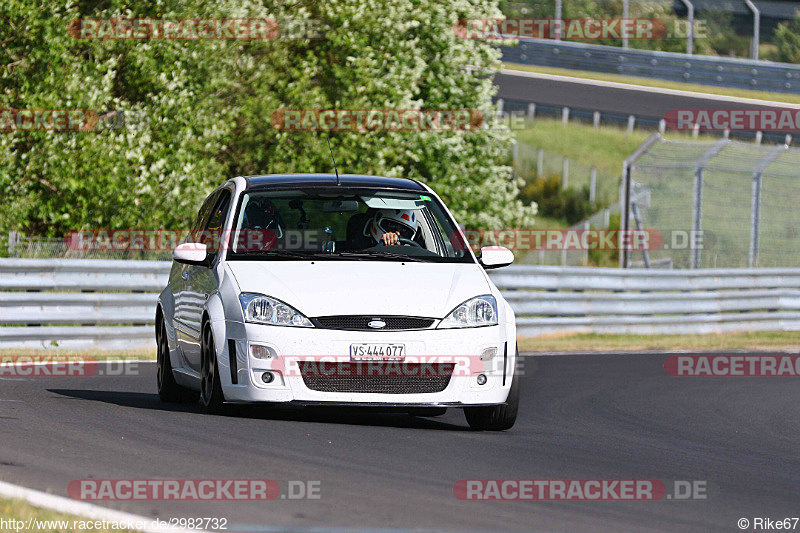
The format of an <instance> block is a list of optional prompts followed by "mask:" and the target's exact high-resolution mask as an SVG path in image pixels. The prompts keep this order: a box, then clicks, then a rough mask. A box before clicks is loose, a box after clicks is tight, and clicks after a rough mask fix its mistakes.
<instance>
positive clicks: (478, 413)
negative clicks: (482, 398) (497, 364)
mask: <svg viewBox="0 0 800 533" xmlns="http://www.w3.org/2000/svg"><path fill="white" fill-rule="evenodd" d="M512 379H513V381H512V382H511V389H510V390H509V391H508V399H507V400H506V403H505V404H503V405H489V406H483V407H465V408H464V415H465V416H466V417H467V423H468V424H469V427H471V428H472V429H475V430H478V431H484V430H488V431H504V430H506V429H511V428H512V427H513V426H514V422H516V421H517V410H518V409H519V379H517V378H516V377H513V378H512Z"/></svg>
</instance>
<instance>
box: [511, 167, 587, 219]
mask: <svg viewBox="0 0 800 533" xmlns="http://www.w3.org/2000/svg"><path fill="white" fill-rule="evenodd" d="M520 196H521V198H522V200H523V203H525V204H532V203H535V204H536V205H537V206H538V208H539V213H541V214H542V216H546V217H550V218H556V219H560V220H564V221H565V222H566V223H567V224H575V223H577V222H580V221H581V220H583V219H585V218H587V217H589V216H591V215H592V214H594V213H595V212H596V211H598V210H599V209H600V207H599V206H598V205H597V204H595V203H593V202H590V201H589V187H586V186H584V187H582V188H581V189H573V188H567V189H562V188H561V176H559V175H558V174H551V175H550V176H548V177H545V178H539V179H533V180H532V181H530V182H529V183H528V185H526V186H525V187H524V188H523V189H522V191H521V193H520Z"/></svg>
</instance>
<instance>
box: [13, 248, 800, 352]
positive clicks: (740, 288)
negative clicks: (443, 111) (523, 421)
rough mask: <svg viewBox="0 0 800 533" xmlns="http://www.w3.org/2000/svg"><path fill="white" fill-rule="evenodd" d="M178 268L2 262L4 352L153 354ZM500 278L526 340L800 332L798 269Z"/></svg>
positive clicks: (598, 271)
mask: <svg viewBox="0 0 800 533" xmlns="http://www.w3.org/2000/svg"><path fill="white" fill-rule="evenodd" d="M169 269H170V263H169V262H166V261H165V262H156V261H102V260H41V259H0V348H21V349H33V348H55V347H59V348H75V349H83V348H102V349H126V348H127V349H132V348H143V347H153V346H154V345H155V343H154V339H153V337H154V333H153V323H154V319H155V303H156V298H157V295H158V291H160V290H161V289H162V288H163V286H164V285H165V283H166V278H167V275H168V273H169ZM491 278H492V280H493V281H494V282H495V284H497V286H498V287H499V288H500V290H502V291H503V294H504V295H505V297H506V299H508V301H509V303H510V304H511V306H512V307H513V308H514V311H515V312H516V314H517V327H518V331H519V334H520V335H522V336H529V337H535V336H538V335H542V334H545V333H569V332H574V333H635V334H651V333H684V334H700V333H714V332H725V331H735V330H781V329H782V330H800V269H797V268H795V269H789V268H786V269H726V270H696V271H686V270H683V271H674V270H672V271H670V270H661V271H658V272H654V271H641V270H622V269H613V268H585V267H549V266H511V267H508V268H505V269H502V270H498V271H494V272H492V273H491ZM30 291H35V292H30ZM86 291H92V292H86Z"/></svg>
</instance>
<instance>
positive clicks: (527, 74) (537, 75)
mask: <svg viewBox="0 0 800 533" xmlns="http://www.w3.org/2000/svg"><path fill="white" fill-rule="evenodd" d="M500 73H501V74H505V75H508V76H517V77H520V78H537V79H542V80H552V81H565V82H568V83H577V84H580V85H592V86H595V87H610V88H613V89H623V90H628V91H645V92H648V93H658V94H668V95H672V96H683V97H686V98H698V99H701V98H702V99H704V100H714V101H717V102H732V103H736V104H752V105H759V106H769V107H782V108H786V109H800V104H789V103H786V102H774V101H771V100H758V99H756V98H742V97H739V96H725V95H721V94H710V93H698V92H693V91H682V90H679V89H665V88H663V87H648V86H647V85H634V84H630V83H620V82H616V81H601V80H590V79H585V78H575V77H573V76H561V75H558V74H544V73H541V72H526V71H522V70H509V69H503V70H501V71H500Z"/></svg>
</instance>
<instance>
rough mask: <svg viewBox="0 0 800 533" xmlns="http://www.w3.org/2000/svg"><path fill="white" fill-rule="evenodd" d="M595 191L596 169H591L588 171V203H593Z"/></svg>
mask: <svg viewBox="0 0 800 533" xmlns="http://www.w3.org/2000/svg"><path fill="white" fill-rule="evenodd" d="M596 191H597V169H596V168H595V167H592V169H591V170H590V171H589V201H590V202H591V203H594V201H595V198H596V196H597V195H596Z"/></svg>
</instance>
